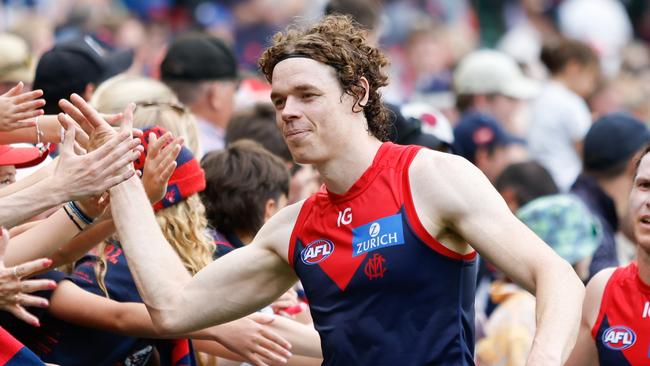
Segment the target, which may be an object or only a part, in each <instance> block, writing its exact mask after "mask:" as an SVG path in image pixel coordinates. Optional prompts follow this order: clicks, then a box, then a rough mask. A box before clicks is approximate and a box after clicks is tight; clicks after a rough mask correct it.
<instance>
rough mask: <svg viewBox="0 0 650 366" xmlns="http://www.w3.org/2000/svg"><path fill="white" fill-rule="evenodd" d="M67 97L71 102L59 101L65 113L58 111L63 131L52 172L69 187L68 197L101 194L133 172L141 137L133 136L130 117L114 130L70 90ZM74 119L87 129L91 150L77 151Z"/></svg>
mask: <svg viewBox="0 0 650 366" xmlns="http://www.w3.org/2000/svg"><path fill="white" fill-rule="evenodd" d="M70 100H71V102H72V103H71V102H68V101H66V100H62V101H61V102H60V103H59V105H60V106H61V109H63V111H65V112H66V113H67V114H63V113H61V114H59V123H61V125H62V126H63V127H64V128H65V130H66V132H65V138H64V141H63V147H62V149H61V158H60V159H59V164H58V166H57V168H56V170H55V172H54V176H55V177H57V178H59V181H60V182H61V183H62V184H65V187H70V189H69V193H70V199H77V198H81V197H86V196H89V195H98V194H101V193H102V192H104V191H106V190H107V189H108V188H110V187H112V186H114V185H116V184H119V183H121V182H123V181H124V180H126V179H129V178H130V177H131V176H133V174H134V170H133V168H132V167H131V163H132V162H133V161H134V160H135V159H137V158H138V157H139V156H140V153H141V152H142V147H141V146H139V145H140V140H139V139H137V138H133V137H132V133H131V127H132V120H130V121H127V120H126V119H125V121H124V123H123V125H122V128H121V129H120V131H115V130H113V128H112V127H111V126H110V125H109V124H108V122H106V120H104V119H103V118H102V117H101V116H100V115H99V113H97V111H96V110H95V109H93V108H92V107H91V106H90V105H88V103H86V101H85V100H83V98H81V97H79V96H78V95H76V94H73V95H72V97H71V98H70ZM130 108H133V107H132V106H131V107H130ZM127 109H128V108H127ZM74 122H76V123H77V124H78V125H79V126H81V128H82V129H83V130H84V131H86V133H88V135H89V136H90V148H91V150H94V151H91V152H89V153H88V154H85V155H77V153H76V152H75V150H74V140H75V128H74Z"/></svg>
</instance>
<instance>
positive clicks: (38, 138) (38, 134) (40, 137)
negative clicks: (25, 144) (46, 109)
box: [34, 116, 45, 146]
mask: <svg viewBox="0 0 650 366" xmlns="http://www.w3.org/2000/svg"><path fill="white" fill-rule="evenodd" d="M39 118H41V116H36V120H35V121H34V125H35V126H36V145H37V146H40V145H42V144H43V139H44V137H45V134H44V133H43V131H41V128H40V127H38V119H39Z"/></svg>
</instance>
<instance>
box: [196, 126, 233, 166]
mask: <svg viewBox="0 0 650 366" xmlns="http://www.w3.org/2000/svg"><path fill="white" fill-rule="evenodd" d="M196 122H197V126H198V127H199V140H200V142H201V144H200V148H201V156H197V159H199V160H200V159H201V158H202V157H203V155H205V154H207V153H209V152H210V151H215V150H223V148H224V147H225V138H226V130H224V129H223V128H220V127H218V126H215V125H214V124H212V123H210V122H209V121H207V120H204V119H202V118H201V117H199V116H197V117H196Z"/></svg>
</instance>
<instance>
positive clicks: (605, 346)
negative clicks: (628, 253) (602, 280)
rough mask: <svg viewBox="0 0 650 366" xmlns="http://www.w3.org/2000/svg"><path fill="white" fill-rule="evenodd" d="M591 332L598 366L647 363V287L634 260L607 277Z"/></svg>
mask: <svg viewBox="0 0 650 366" xmlns="http://www.w3.org/2000/svg"><path fill="white" fill-rule="evenodd" d="M591 334H592V336H593V337H594V341H595V342H596V347H597V349H598V358H599V361H600V365H601V366H648V365H650V286H648V285H646V284H645V283H643V282H642V281H641V279H640V278H639V269H638V267H637V265H636V263H635V262H633V263H631V264H630V265H628V266H627V267H621V268H618V269H616V271H614V273H613V274H612V276H611V277H610V279H609V281H608V282H607V285H606V286H605V291H604V293H603V299H602V301H601V304H600V311H599V313H598V318H597V319H596V323H595V324H594V327H593V328H592V330H591Z"/></svg>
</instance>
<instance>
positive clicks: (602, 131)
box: [584, 113, 650, 171]
mask: <svg viewBox="0 0 650 366" xmlns="http://www.w3.org/2000/svg"><path fill="white" fill-rule="evenodd" d="M648 142H650V130H648V127H647V126H646V125H645V124H644V123H643V122H641V121H640V120H638V119H636V118H634V117H632V116H630V115H628V114H625V113H609V114H606V115H604V116H602V117H600V118H599V119H597V120H596V121H595V122H594V124H593V125H592V126H591V128H590V129H589V132H587V135H586V136H585V140H584V168H585V170H589V171H602V170H606V169H608V168H611V167H613V166H615V165H617V164H618V163H621V162H623V161H626V160H628V159H630V158H631V157H632V156H633V155H634V154H636V152H637V151H639V150H641V148H643V147H644V146H645V145H646V144H647V143H648Z"/></svg>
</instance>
